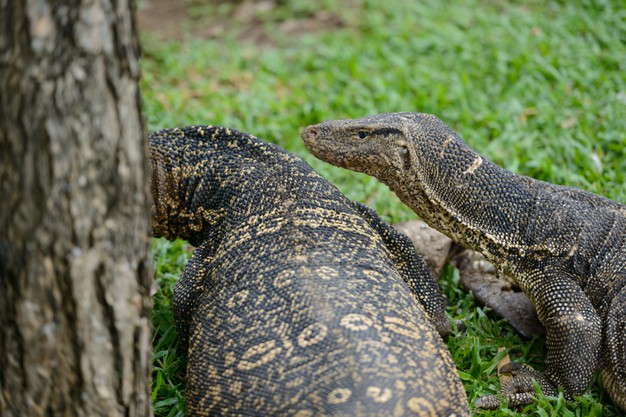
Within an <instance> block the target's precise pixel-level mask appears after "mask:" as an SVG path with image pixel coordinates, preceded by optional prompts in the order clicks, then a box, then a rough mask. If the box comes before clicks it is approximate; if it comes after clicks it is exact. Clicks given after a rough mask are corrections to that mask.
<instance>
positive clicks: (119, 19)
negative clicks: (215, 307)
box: [0, 0, 152, 416]
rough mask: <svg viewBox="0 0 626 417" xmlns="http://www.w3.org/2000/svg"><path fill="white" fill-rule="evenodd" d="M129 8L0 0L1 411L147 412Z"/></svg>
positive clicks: (85, 0) (144, 220)
mask: <svg viewBox="0 0 626 417" xmlns="http://www.w3.org/2000/svg"><path fill="white" fill-rule="evenodd" d="M128 1H132V0H68V1H64V2H63V1H58V0H56V1H53V0H0V389H1V392H0V415H2V416H43V415H46V416H48V415H49V416H53V415H54V416H73V415H89V416H92V415H93V416H147V415H150V414H151V402H150V387H149V381H150V366H151V356H150V320H149V318H150V307H151V302H150V285H151V279H152V275H151V267H150V263H149V259H148V250H149V230H150V209H149V207H150V204H149V198H148V188H147V187H148V181H147V175H148V169H147V161H146V156H145V152H144V139H143V138H144V131H143V130H144V126H143V123H142V119H141V114H140V98H139V90H138V85H137V83H138V79H139V67H138V54H139V46H138V40H137V34H136V30H135V19H134V10H132V5H131V4H129V3H128Z"/></svg>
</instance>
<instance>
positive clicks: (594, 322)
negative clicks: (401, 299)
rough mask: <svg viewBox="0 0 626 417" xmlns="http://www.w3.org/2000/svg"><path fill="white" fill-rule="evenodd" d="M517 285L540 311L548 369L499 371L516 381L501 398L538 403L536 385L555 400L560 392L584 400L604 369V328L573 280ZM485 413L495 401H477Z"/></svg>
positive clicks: (552, 276) (541, 278)
mask: <svg viewBox="0 0 626 417" xmlns="http://www.w3.org/2000/svg"><path fill="white" fill-rule="evenodd" d="M519 283H520V285H521V287H522V289H523V290H524V292H526V294H527V295H528V296H529V297H530V299H531V301H533V304H534V305H535V307H536V308H537V314H538V315H539V319H540V320H541V322H542V323H543V325H544V326H545V327H546V332H547V334H546V345H547V350H548V354H547V358H546V370H545V372H544V373H540V372H538V371H536V370H534V369H532V368H531V367H529V366H526V365H517V364H509V365H507V366H506V367H503V369H502V370H501V371H502V372H505V373H511V375H512V377H511V378H510V379H509V380H508V381H507V382H506V383H505V384H503V386H502V391H501V395H502V396H503V397H505V398H507V400H508V401H509V406H517V405H522V404H529V403H531V402H532V401H533V398H534V393H535V390H534V387H533V380H534V381H536V382H537V383H538V385H539V387H540V388H541V390H542V392H543V393H544V394H545V395H548V396H555V395H556V394H557V393H558V388H562V389H563V391H564V393H565V396H566V397H567V398H568V399H572V398H573V397H574V396H577V395H582V394H583V393H584V392H585V390H586V389H587V386H588V385H589V383H590V382H591V379H592V378H593V373H594V372H595V371H596V370H597V369H598V367H599V364H600V351H601V345H602V323H601V320H600V317H598V315H597V313H596V311H595V309H594V308H593V306H592V304H591V301H589V298H588V297H587V296H586V295H585V293H584V292H583V290H582V289H581V288H580V286H578V285H577V284H576V283H575V282H574V281H572V280H571V279H569V278H568V277H566V276H563V275H561V274H558V273H550V272H546V271H543V272H537V273H535V274H532V275H529V276H526V277H523V279H521V280H519ZM477 406H479V407H482V408H497V407H499V402H498V401H497V398H495V396H487V397H483V398H480V399H479V400H478V401H477Z"/></svg>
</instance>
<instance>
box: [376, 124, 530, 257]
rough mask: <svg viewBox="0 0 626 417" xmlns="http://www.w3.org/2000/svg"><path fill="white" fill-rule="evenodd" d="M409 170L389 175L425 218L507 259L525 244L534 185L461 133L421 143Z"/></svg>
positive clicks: (390, 181) (486, 252)
mask: <svg viewBox="0 0 626 417" xmlns="http://www.w3.org/2000/svg"><path fill="white" fill-rule="evenodd" d="M415 155H416V161H415V163H413V164H412V165H411V167H410V169H409V171H408V173H407V175H403V176H398V175H392V176H389V177H388V178H384V179H383V181H384V182H386V183H387V184H388V185H389V186H390V188H391V189H392V190H393V191H394V192H395V193H396V194H397V195H398V196H399V197H400V199H401V200H402V201H403V202H404V203H405V204H407V205H408V206H409V207H411V208H412V209H413V210H414V211H415V212H416V213H417V214H418V215H419V216H420V217H421V218H422V219H423V220H424V221H425V222H427V223H428V224H429V225H430V226H432V227H434V228H435V229H437V230H439V231H441V232H442V233H444V234H446V235H447V236H449V237H450V238H452V239H453V240H454V241H456V242H458V243H460V244H461V245H463V246H465V247H468V248H471V249H474V250H477V251H479V252H481V253H482V254H483V255H485V256H486V257H487V258H488V259H489V260H490V261H491V262H493V263H496V264H502V263H503V261H504V259H505V258H508V257H510V256H511V253H514V252H515V249H516V248H522V247H524V243H525V242H524V241H523V240H524V232H523V229H524V227H525V222H526V221H527V216H528V215H529V211H530V209H531V207H532V204H533V195H532V189H531V188H532V187H529V183H528V182H525V181H524V180H521V181H520V178H521V177H519V176H516V175H515V174H513V173H511V172H509V171H506V170H505V169H503V168H501V167H499V166H497V165H495V164H494V163H492V162H491V161H489V160H487V159H485V158H483V157H482V156H481V155H480V154H478V153H477V152H476V151H474V150H473V149H472V148H470V147H469V146H468V145H467V144H466V143H465V142H463V141H462V140H461V139H460V138H459V137H458V136H456V135H451V136H449V137H448V138H447V139H445V140H444V141H443V143H433V142H432V141H431V142H429V143H427V144H419V149H418V152H415Z"/></svg>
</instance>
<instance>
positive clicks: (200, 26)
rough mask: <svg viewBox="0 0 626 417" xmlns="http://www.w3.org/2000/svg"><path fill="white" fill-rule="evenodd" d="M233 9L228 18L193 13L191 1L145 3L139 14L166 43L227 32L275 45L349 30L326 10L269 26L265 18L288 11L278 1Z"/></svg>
mask: <svg viewBox="0 0 626 417" xmlns="http://www.w3.org/2000/svg"><path fill="white" fill-rule="evenodd" d="M231 6H232V9H231V11H230V12H229V13H228V14H227V15H226V16H225V17H224V16H217V15H206V14H201V13H200V14H199V13H198V12H197V11H196V12H195V13H192V12H191V10H192V4H191V2H190V1H172V0H144V1H142V2H141V4H140V7H139V10H138V13H137V20H138V25H139V30H140V31H142V32H149V33H152V34H156V35H157V36H159V37H160V38H162V39H179V40H180V39H183V38H185V37H186V36H189V35H190V36H192V37H194V38H198V39H214V38H219V37H220V36H222V35H223V34H224V33H226V32H230V33H232V32H235V33H237V34H238V38H239V39H240V40H245V41H250V42H253V43H255V44H260V45H273V44H275V42H276V39H281V38H282V39H284V38H289V37H293V36H299V35H302V34H306V33H316V32H322V31H329V30H335V29H340V28H342V27H345V24H344V22H343V21H342V20H341V19H340V18H339V17H338V16H336V15H334V14H333V13H331V12H329V11H326V10H319V11H316V12H315V13H314V14H313V15H311V16H307V17H297V18H296V17H294V18H289V19H286V20H282V21H271V22H270V23H267V18H266V19H263V18H262V16H263V15H267V14H268V13H270V12H271V11H272V10H273V9H275V8H277V7H284V6H280V5H279V4H278V3H277V1H276V0H274V1H272V0H266V1H251V0H248V1H243V2H237V1H232V3H231ZM207 10H208V9H207ZM207 13H208V12H207Z"/></svg>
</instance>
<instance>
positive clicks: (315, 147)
mask: <svg viewBox="0 0 626 417" xmlns="http://www.w3.org/2000/svg"><path fill="white" fill-rule="evenodd" d="M302 138H303V140H304V142H305V144H306V146H307V148H308V149H309V150H310V151H311V152H312V153H313V154H314V155H315V156H317V157H318V158H320V159H322V160H324V161H327V162H329V163H331V164H333V165H336V166H339V167H343V168H348V169H351V170H354V171H359V172H364V173H367V174H369V175H372V176H374V177H377V178H378V179H379V180H380V181H382V182H383V183H385V184H387V185H388V186H389V187H390V188H391V190H393V191H394V192H395V193H396V194H397V195H398V197H399V198H400V200H401V201H403V202H404V203H405V204H407V205H408V206H409V207H410V208H412V209H413V210H414V211H415V212H416V213H417V214H418V215H419V216H420V217H421V218H422V219H423V220H424V221H426V222H427V223H428V224H429V225H430V226H432V227H434V228H435V229H437V230H439V231H441V232H443V233H444V234H446V235H448V236H449V237H450V238H452V239H453V240H454V241H456V242H457V243H459V244H461V245H463V246H465V247H468V248H471V249H474V250H477V251H479V252H480V253H482V254H483V255H484V256H485V257H486V258H487V259H488V260H489V261H490V262H492V263H493V264H494V265H495V266H496V267H497V268H499V269H500V270H501V271H502V272H504V273H505V274H507V275H508V276H510V277H511V278H513V279H514V280H515V281H516V282H517V284H518V285H519V286H520V287H521V289H522V290H523V291H524V292H525V293H526V294H527V295H528V296H529V298H530V300H531V301H532V302H533V304H534V305H535V308H536V309H537V313H538V316H539V318H540V320H541V322H542V323H543V324H544V326H545V327H546V330H547V335H546V338H547V350H548V352H547V358H546V370H545V372H543V373H539V372H537V371H535V370H533V369H532V368H530V367H528V366H526V365H516V364H510V365H508V366H506V367H505V368H504V369H503V371H505V372H507V371H508V372H510V373H511V374H512V375H513V377H512V378H510V379H509V381H508V382H507V383H506V385H504V386H503V387H502V395H503V396H504V397H506V398H507V399H508V401H509V405H510V406H515V405H518V404H526V403H529V402H532V398H533V396H534V393H535V391H534V388H533V382H532V381H533V380H536V381H537V382H538V384H539V386H540V387H541V389H542V391H543V392H544V393H545V394H546V395H550V396H553V395H556V394H557V393H558V388H562V389H563V391H564V392H565V395H566V396H567V397H568V398H572V397H573V396H577V395H582V394H583V393H584V392H585V390H586V388H587V386H588V385H589V383H590V381H591V379H592V377H593V374H594V372H595V371H596V370H598V369H600V370H601V374H602V377H603V384H604V387H605V388H606V390H607V391H608V392H609V393H610V395H611V397H612V398H613V400H614V401H615V402H616V403H617V404H618V405H619V406H620V407H621V408H622V409H625V410H626V206H624V205H622V204H619V203H617V202H614V201H611V200H609V199H607V198H604V197H600V196H598V195H595V194H592V193H589V192H586V191H582V190H579V189H576V188H571V187H565V186H559V185H554V184H550V183H546V182H542V181H538V180H535V179H533V178H529V177H526V176H522V175H516V174H514V173H512V172H509V171H507V170H505V169H503V168H501V167H499V166H497V165H496V164H494V163H492V162H491V161H489V160H487V159H486V158H484V157H483V156H481V155H480V154H479V153H478V152H476V151H475V150H473V149H472V148H471V147H470V146H468V145H467V144H466V143H465V142H464V141H463V140H462V139H461V138H460V137H459V136H458V135H457V134H456V133H455V132H454V131H453V130H452V129H451V128H450V127H448V126H447V125H446V124H445V123H444V122H442V121H441V120H439V119H438V118H437V117H435V116H433V115H429V114H422V113H385V114H378V115H373V116H369V117H364V118H361V119H352V120H331V121H326V122H323V123H320V124H317V125H313V126H309V127H307V128H305V129H304V130H303V132H302ZM479 405H481V406H483V407H485V408H495V407H498V406H499V401H498V399H497V397H495V396H490V397H485V398H483V399H481V400H480V401H479Z"/></svg>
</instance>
